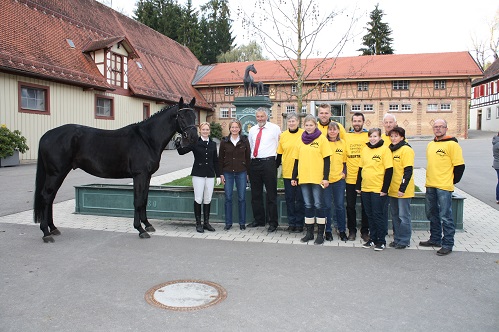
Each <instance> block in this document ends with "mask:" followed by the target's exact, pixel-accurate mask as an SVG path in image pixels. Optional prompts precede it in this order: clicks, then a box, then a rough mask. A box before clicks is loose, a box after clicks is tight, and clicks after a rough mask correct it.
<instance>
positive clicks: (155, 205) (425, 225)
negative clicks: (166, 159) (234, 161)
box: [75, 184, 464, 230]
mask: <svg viewBox="0 0 499 332" xmlns="http://www.w3.org/2000/svg"><path fill="white" fill-rule="evenodd" d="M75 191H76V207H75V213H80V214H90V215H103V216H114V217H130V218H132V217H133V211H134V208H133V186H131V185H104V184H90V185H84V186H75ZM236 195H237V193H236V191H234V196H233V198H232V201H233V204H234V205H233V209H232V211H233V218H232V220H233V222H234V223H236V224H237V222H238V216H237V196H236ZM193 202H194V192H193V189H192V188H191V187H174V186H151V187H150V189H149V201H148V204H147V215H148V217H149V218H155V219H177V220H178V219H181V220H182V219H185V220H193V219H194V212H193ZM224 202H225V195H224V191H223V190H221V189H215V191H214V192H213V198H212V202H211V214H210V221H211V222H222V223H223V222H224V221H225V209H224ZM277 207H278V215H279V224H280V225H284V224H287V218H286V216H287V212H286V201H285V199H284V190H282V189H281V190H278V195H277ZM357 211H358V212H357V215H358V216H360V199H358V201H357ZM452 212H453V218H454V222H455V223H456V229H463V213H464V197H461V196H459V195H456V194H454V195H453V198H452ZM411 215H412V226H413V229H415V230H429V228H430V227H429V223H430V222H429V221H428V220H427V219H426V214H425V196H424V193H416V197H414V198H413V199H412V201H411ZM389 220H390V221H389V227H388V229H391V228H392V226H391V216H389ZM252 221H253V211H252V210H251V192H250V190H247V193H246V222H247V223H251V222H252Z"/></svg>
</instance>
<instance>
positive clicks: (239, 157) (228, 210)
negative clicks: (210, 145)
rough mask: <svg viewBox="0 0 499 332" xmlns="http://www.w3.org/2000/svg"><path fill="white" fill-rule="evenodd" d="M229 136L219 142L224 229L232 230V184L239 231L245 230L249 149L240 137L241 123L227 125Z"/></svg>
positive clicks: (247, 141)
mask: <svg viewBox="0 0 499 332" xmlns="http://www.w3.org/2000/svg"><path fill="white" fill-rule="evenodd" d="M229 130H230V135H228V136H227V137H224V138H222V141H221V142H220V151H219V155H220V158H219V163H220V169H221V170H222V175H221V176H220V178H221V179H222V183H223V184H224V191H225V227H224V229H225V230H226V231H228V230H229V229H231V228H232V192H233V190H234V183H235V184H236V189H237V201H238V212H239V229H240V230H245V229H246V182H247V180H248V168H249V165H250V157H251V154H250V153H251V148H250V144H249V140H248V137H247V136H246V135H241V130H242V126H241V122H239V121H238V120H232V121H231V122H230V123H229Z"/></svg>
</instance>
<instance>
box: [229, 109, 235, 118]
mask: <svg viewBox="0 0 499 332" xmlns="http://www.w3.org/2000/svg"><path fill="white" fill-rule="evenodd" d="M230 117H231V118H232V119H235V118H236V108H235V107H231V108H230Z"/></svg>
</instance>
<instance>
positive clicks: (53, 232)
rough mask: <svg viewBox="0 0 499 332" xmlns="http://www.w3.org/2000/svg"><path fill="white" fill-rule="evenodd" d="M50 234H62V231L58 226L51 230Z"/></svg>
mask: <svg viewBox="0 0 499 332" xmlns="http://www.w3.org/2000/svg"><path fill="white" fill-rule="evenodd" d="M50 234H52V235H61V231H60V230H58V229H57V228H56V229H53V230H51V231H50Z"/></svg>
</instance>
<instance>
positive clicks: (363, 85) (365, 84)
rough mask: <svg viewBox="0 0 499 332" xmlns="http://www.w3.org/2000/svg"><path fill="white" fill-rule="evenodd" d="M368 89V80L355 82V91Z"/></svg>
mask: <svg viewBox="0 0 499 332" xmlns="http://www.w3.org/2000/svg"><path fill="white" fill-rule="evenodd" d="M367 90H369V82H366V81H364V82H357V91H367Z"/></svg>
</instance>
